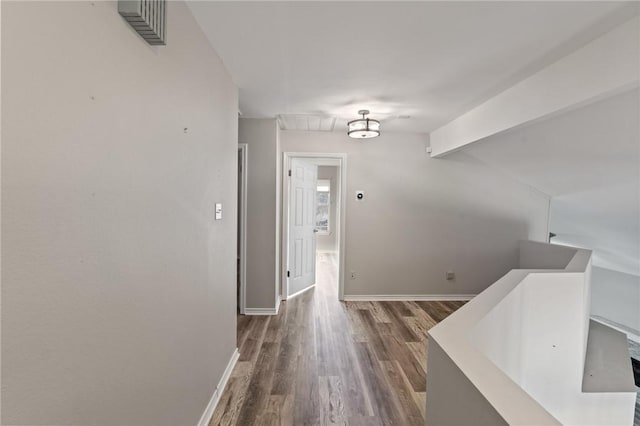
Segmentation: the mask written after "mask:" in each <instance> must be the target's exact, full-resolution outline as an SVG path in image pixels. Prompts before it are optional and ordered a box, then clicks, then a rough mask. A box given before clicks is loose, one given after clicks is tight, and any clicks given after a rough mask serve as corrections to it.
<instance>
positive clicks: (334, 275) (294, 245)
mask: <svg viewBox="0 0 640 426" xmlns="http://www.w3.org/2000/svg"><path fill="white" fill-rule="evenodd" d="M283 164H284V167H283V191H282V193H283V197H282V200H283V205H282V212H283V227H282V259H283V262H282V284H281V285H282V288H281V290H282V299H283V300H286V299H288V298H290V297H293V296H296V295H298V294H300V293H302V292H305V291H307V290H309V289H311V288H313V287H314V286H315V284H316V282H317V281H318V279H320V280H319V281H318V282H321V283H322V284H323V285H329V286H331V287H332V288H330V289H328V290H331V292H332V293H334V294H336V297H337V298H338V299H339V300H343V298H344V275H345V274H344V253H345V250H344V247H345V244H344V236H345V232H344V227H345V203H346V200H345V195H346V190H345V188H346V154H336V153H293V152H285V153H284V162H283Z"/></svg>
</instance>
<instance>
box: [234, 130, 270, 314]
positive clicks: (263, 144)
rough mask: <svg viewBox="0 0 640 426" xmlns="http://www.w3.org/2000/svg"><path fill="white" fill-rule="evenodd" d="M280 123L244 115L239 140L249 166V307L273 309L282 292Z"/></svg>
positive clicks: (247, 292)
mask: <svg viewBox="0 0 640 426" xmlns="http://www.w3.org/2000/svg"><path fill="white" fill-rule="evenodd" d="M278 132H279V129H278V124H277V122H276V120H274V119H252V118H241V119H240V120H239V129H238V142H239V143H246V144H247V145H248V151H247V152H248V158H249V166H248V168H247V174H248V175H247V187H248V188H247V284H246V294H247V308H249V309H256V308H258V309H259V308H266V309H269V308H270V309H273V308H275V305H276V298H277V296H278V295H279V289H280V285H279V279H280V269H279V268H276V265H277V264H278V263H279V262H280V257H279V256H278V253H279V252H280V250H279V249H278V247H279V244H280V228H279V225H278V223H277V222H278V220H276V218H277V217H279V215H280V213H279V212H280V207H279V202H278V199H279V197H280V190H279V186H278V185H276V181H277V179H278V173H279V170H280V169H279V167H280V166H279V164H280V160H279V158H278Z"/></svg>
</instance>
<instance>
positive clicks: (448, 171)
mask: <svg viewBox="0 0 640 426" xmlns="http://www.w3.org/2000/svg"><path fill="white" fill-rule="evenodd" d="M280 145H281V150H282V151H283V152H316V153H332V152H334V153H335V152H344V153H346V154H347V194H346V199H347V203H346V256H345V257H346V265H345V271H346V272H347V273H346V275H347V277H346V281H345V296H346V297H347V298H348V297H349V296H366V295H386V296H387V297H389V296H391V295H394V294H395V295H408V294H409V295H440V294H446V295H456V294H460V295H469V294H477V293H479V292H481V291H482V290H483V289H485V288H486V287H487V286H488V285H490V284H491V283H493V282H495V281H496V280H497V279H498V278H499V277H501V276H502V275H504V274H505V273H506V272H507V271H509V270H510V269H512V268H516V267H517V266H518V261H519V255H518V253H519V251H518V241H519V240H522V239H533V240H537V241H545V240H546V236H547V219H548V216H547V215H548V203H549V200H548V198H547V197H546V196H545V195H544V194H542V193H540V192H538V191H536V190H533V189H532V188H530V187H528V186H525V185H523V184H520V183H517V182H515V180H513V179H511V178H509V177H508V176H506V175H503V174H500V173H497V172H495V171H493V170H491V169H490V168H489V167H487V166H485V165H483V164H482V163H480V162H479V161H477V160H475V159H473V158H472V157H470V156H467V155H465V154H463V153H459V154H456V155H455V156H451V157H448V158H447V159H444V160H436V159H432V158H430V157H429V155H428V154H427V153H426V151H425V147H426V145H427V139H426V138H425V136H424V135H418V134H383V135H382V136H381V137H379V138H376V139H373V140H368V141H365V142H363V141H358V140H354V139H351V138H349V137H347V135H346V134H342V133H337V132H334V133H323V132H292V131H282V132H281V133H280ZM357 190H363V191H364V192H365V199H364V200H363V201H360V202H358V201H356V199H355V192H356V191H357ZM448 270H452V271H454V272H455V274H456V279H455V280H454V281H447V280H446V279H445V274H446V272H447V271H448ZM351 271H354V272H355V274H356V279H350V278H349V277H350V272H351Z"/></svg>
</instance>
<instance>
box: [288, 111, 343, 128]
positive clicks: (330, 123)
mask: <svg viewBox="0 0 640 426" xmlns="http://www.w3.org/2000/svg"><path fill="white" fill-rule="evenodd" d="M278 122H279V123H280V130H303V131H309V132H332V131H333V128H334V126H335V125H336V118H335V117H329V116H326V115H303V114H284V115H279V116H278Z"/></svg>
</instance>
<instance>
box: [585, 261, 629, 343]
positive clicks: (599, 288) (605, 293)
mask: <svg viewBox="0 0 640 426" xmlns="http://www.w3.org/2000/svg"><path fill="white" fill-rule="evenodd" d="M591 273H592V275H591V314H592V315H596V316H599V317H602V318H605V319H607V320H609V321H613V322H615V323H618V324H620V325H623V326H625V327H626V328H628V329H631V331H633V332H634V333H635V334H636V335H640V277H639V276H637V275H631V274H625V273H622V272H618V271H612V270H610V269H604V268H597V267H593V268H592V272H591Z"/></svg>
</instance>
